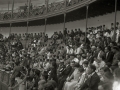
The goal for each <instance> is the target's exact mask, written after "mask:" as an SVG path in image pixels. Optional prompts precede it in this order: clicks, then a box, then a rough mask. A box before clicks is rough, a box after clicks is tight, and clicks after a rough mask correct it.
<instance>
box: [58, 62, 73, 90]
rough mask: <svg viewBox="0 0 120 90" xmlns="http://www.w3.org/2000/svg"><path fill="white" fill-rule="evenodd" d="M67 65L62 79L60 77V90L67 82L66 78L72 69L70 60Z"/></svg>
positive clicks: (61, 76)
mask: <svg viewBox="0 0 120 90" xmlns="http://www.w3.org/2000/svg"><path fill="white" fill-rule="evenodd" d="M65 65H66V68H65V70H64V71H63V72H62V73H61V75H60V77H58V90H62V88H63V85H64V82H65V81H66V78H67V77H68V75H69V73H70V72H71V69H72V67H71V66H70V61H69V60H67V61H66V62H65Z"/></svg>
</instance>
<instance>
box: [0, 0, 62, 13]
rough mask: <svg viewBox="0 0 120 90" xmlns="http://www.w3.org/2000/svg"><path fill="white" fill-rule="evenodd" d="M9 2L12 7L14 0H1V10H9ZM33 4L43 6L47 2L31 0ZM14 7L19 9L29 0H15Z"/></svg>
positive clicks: (52, 0)
mask: <svg viewBox="0 0 120 90" xmlns="http://www.w3.org/2000/svg"><path fill="white" fill-rule="evenodd" d="M59 1H63V0H49V3H52V2H59ZM8 2H9V9H11V8H12V0H0V11H2V10H8ZM31 2H32V3H33V5H35V6H41V5H44V4H45V0H31ZM14 3H15V4H14V8H15V9H17V8H18V7H19V6H24V5H25V3H27V0H14Z"/></svg>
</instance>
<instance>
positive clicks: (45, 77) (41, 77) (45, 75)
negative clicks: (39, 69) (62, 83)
mask: <svg viewBox="0 0 120 90" xmlns="http://www.w3.org/2000/svg"><path fill="white" fill-rule="evenodd" d="M40 79H41V80H43V79H44V80H46V81H47V79H48V74H47V73H45V72H43V73H42V74H41V76H40Z"/></svg>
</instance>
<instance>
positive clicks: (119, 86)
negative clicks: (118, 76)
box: [113, 81, 120, 90]
mask: <svg viewBox="0 0 120 90" xmlns="http://www.w3.org/2000/svg"><path fill="white" fill-rule="evenodd" d="M113 90H120V82H117V81H115V82H114V83H113Z"/></svg>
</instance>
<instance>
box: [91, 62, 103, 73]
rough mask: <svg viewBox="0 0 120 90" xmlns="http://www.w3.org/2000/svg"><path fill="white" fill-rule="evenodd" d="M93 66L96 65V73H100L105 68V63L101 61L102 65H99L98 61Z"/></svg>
mask: <svg viewBox="0 0 120 90" xmlns="http://www.w3.org/2000/svg"><path fill="white" fill-rule="evenodd" d="M93 65H95V67H96V72H98V71H99V70H100V69H101V68H102V67H105V62H104V61H101V62H100V63H97V62H96V61H94V62H93Z"/></svg>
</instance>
